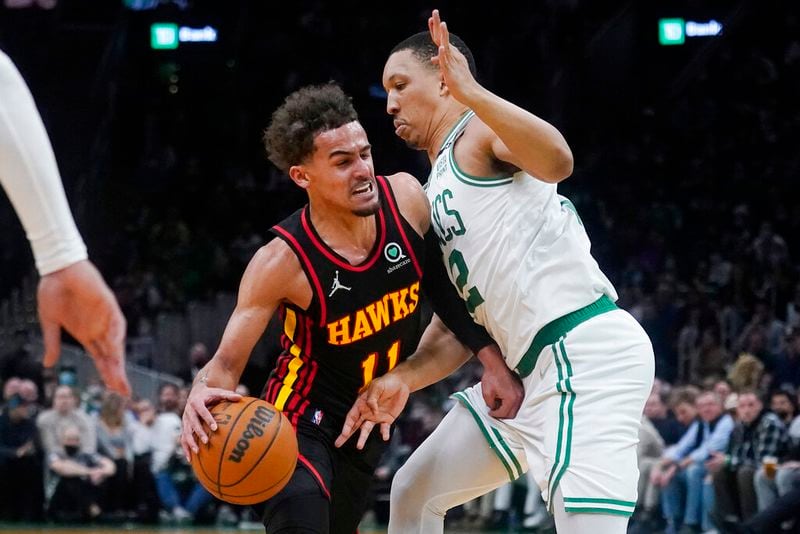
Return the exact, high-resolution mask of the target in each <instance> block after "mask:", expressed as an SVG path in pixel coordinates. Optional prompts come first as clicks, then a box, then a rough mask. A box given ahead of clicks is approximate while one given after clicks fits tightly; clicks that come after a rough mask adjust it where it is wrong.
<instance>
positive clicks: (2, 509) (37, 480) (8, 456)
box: [0, 393, 44, 521]
mask: <svg viewBox="0 0 800 534" xmlns="http://www.w3.org/2000/svg"><path fill="white" fill-rule="evenodd" d="M35 415H36V405H35V403H33V402H30V401H28V400H26V399H24V398H23V397H22V396H21V395H20V394H19V393H16V394H14V395H12V396H11V398H10V399H8V402H7V403H6V409H5V410H4V411H3V413H2V414H0V481H2V482H0V520H1V521H41V519H42V511H43V503H44V493H43V488H44V481H43V477H42V448H41V442H40V440H39V433H38V431H37V430H36V423H35Z"/></svg>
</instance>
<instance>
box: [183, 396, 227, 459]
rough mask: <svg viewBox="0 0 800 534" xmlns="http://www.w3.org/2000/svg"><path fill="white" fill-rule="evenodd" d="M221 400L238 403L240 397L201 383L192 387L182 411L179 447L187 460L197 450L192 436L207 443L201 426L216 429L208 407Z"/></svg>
mask: <svg viewBox="0 0 800 534" xmlns="http://www.w3.org/2000/svg"><path fill="white" fill-rule="evenodd" d="M223 400H228V401H231V402H238V401H240V400H242V396H241V395H239V394H238V393H236V392H234V391H229V390H227V389H222V388H210V387H208V386H206V385H205V384H204V383H202V382H198V383H197V384H195V385H194V387H192V390H191V391H190V392H189V398H187V399H186V407H185V408H184V409H183V418H182V425H181V447H182V448H183V453H184V454H185V455H186V459H187V460H189V461H191V454H190V453H191V452H193V453H195V454H197V452H198V450H199V449H198V445H197V441H195V439H194V434H197V438H198V439H199V440H200V441H202V442H203V443H208V435H207V434H206V430H205V429H204V428H203V424H204V423H205V425H206V426H208V428H210V429H211V430H212V431H214V430H216V429H217V422H216V421H215V420H214V416H213V415H212V414H211V411H210V410H209V409H208V406H211V405H212V404H216V403H218V402H220V401H223Z"/></svg>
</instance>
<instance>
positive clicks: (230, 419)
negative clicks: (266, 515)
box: [192, 397, 297, 504]
mask: <svg viewBox="0 0 800 534" xmlns="http://www.w3.org/2000/svg"><path fill="white" fill-rule="evenodd" d="M211 414H212V415H213V416H214V419H215V420H216V421H217V430H216V431H215V432H208V437H209V440H208V443H207V444H205V445H203V444H202V443H199V442H198V444H199V449H200V450H199V452H198V453H197V454H195V455H192V469H193V470H194V474H195V475H196V476H197V480H199V481H200V483H201V484H202V485H203V487H205V488H206V489H207V490H208V491H209V492H211V494H212V495H214V496H215V497H217V498H219V499H221V500H223V501H226V502H229V503H232V504H255V503H259V502H263V501H265V500H267V499H269V498H270V497H272V496H273V495H275V494H276V493H278V492H279V491H280V490H282V489H283V487H284V486H285V485H286V483H287V482H289V479H290V478H291V477H292V473H294V468H295V464H296V463H297V436H295V433H294V429H293V428H292V425H291V423H289V420H288V419H287V418H286V416H285V415H283V413H281V412H280V411H278V410H277V409H276V408H275V407H274V406H272V405H271V404H269V403H268V402H266V401H263V400H261V399H256V398H253V397H244V398H243V399H242V400H240V401H239V402H229V401H222V402H220V403H219V404H216V405H214V406H212V407H211Z"/></svg>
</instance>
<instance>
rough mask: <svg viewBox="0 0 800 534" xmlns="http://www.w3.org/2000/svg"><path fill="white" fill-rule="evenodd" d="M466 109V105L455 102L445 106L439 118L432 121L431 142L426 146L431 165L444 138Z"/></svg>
mask: <svg viewBox="0 0 800 534" xmlns="http://www.w3.org/2000/svg"><path fill="white" fill-rule="evenodd" d="M468 109H469V108H467V107H466V106H464V105H462V104H459V103H457V102H455V103H454V104H453V105H449V106H447V107H446V108H445V109H444V110H443V112H442V114H441V116H440V117H439V119H438V120H436V121H434V124H433V135H432V137H431V143H430V145H429V146H428V158H430V160H431V165H433V162H434V161H436V158H437V157H438V156H439V151H440V150H441V149H442V144H444V142H445V139H447V136H448V135H450V132H452V131H453V128H454V127H455V125H456V123H457V122H458V121H459V119H461V117H462V116H463V115H464V113H466V111H467V110H468Z"/></svg>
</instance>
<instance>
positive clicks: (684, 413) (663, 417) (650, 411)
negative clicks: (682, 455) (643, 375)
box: [644, 390, 697, 446]
mask: <svg viewBox="0 0 800 534" xmlns="http://www.w3.org/2000/svg"><path fill="white" fill-rule="evenodd" d="M694 401H695V395H694V394H693V393H692V392H686V391H684V390H675V393H673V403H672V404H673V411H674V412H679V413H681V417H682V418H683V420H684V421H685V423H682V422H680V421H678V420H677V419H676V418H675V416H674V415H673V413H672V412H670V410H669V409H667V398H666V397H665V396H664V395H663V394H659V393H651V394H650V397H648V399H647V401H646V402H645V405H644V415H645V417H647V419H648V420H649V421H650V423H652V424H653V426H654V427H655V428H656V430H658V434H659V435H660V436H661V439H662V440H663V441H664V445H667V446H669V445H674V444H675V443H678V440H679V439H681V436H682V435H683V433H684V432H686V429H687V428H688V427H689V424H691V422H692V421H694V418H695V417H696V416H697V411H696V410H695V406H694Z"/></svg>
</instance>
